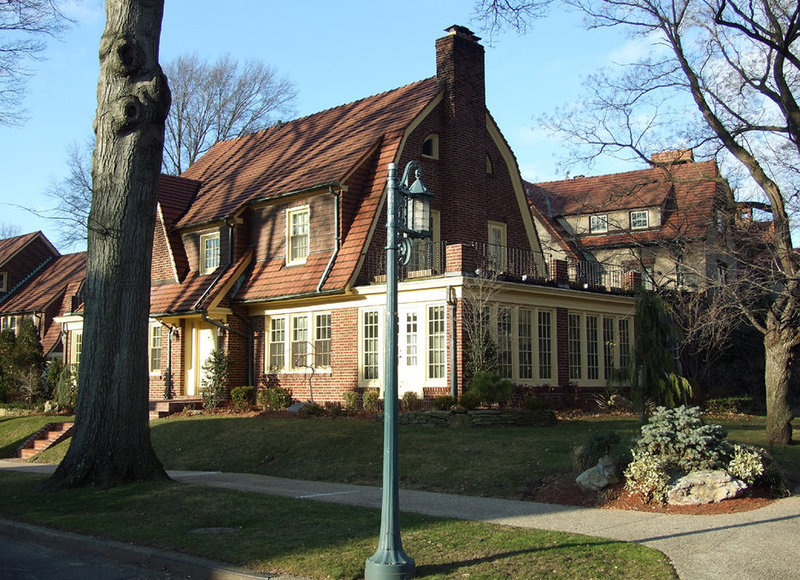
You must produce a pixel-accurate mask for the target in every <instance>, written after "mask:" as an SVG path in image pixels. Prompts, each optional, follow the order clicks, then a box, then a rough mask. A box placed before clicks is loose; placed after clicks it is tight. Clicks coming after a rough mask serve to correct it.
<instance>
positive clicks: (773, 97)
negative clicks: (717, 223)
mask: <svg viewBox="0 0 800 580" xmlns="http://www.w3.org/2000/svg"><path fill="white" fill-rule="evenodd" d="M567 3H568V4H570V5H572V6H575V7H577V8H578V9H580V10H581V11H582V12H583V13H584V14H585V15H586V16H587V18H588V25H589V26H590V27H591V28H602V27H621V28H622V29H624V30H626V31H628V32H630V34H631V35H632V36H633V37H634V38H635V39H637V40H641V41H643V42H644V43H645V44H646V46H647V47H648V49H647V51H646V53H647V54H646V55H645V56H643V57H642V58H641V59H639V60H638V61H636V62H634V63H632V64H628V65H627V66H625V67H623V68H622V69H621V72H620V71H615V72H609V71H603V72H601V73H598V74H597V75H595V76H594V77H592V78H591V79H589V81H588V82H587V91H588V95H587V97H586V98H585V99H583V100H582V101H581V103H580V104H579V106H578V107H576V108H575V109H572V110H567V111H562V112H561V114H559V115H557V118H558V121H559V122H558V125H559V127H560V130H561V133H562V135H565V136H566V137H568V138H569V139H571V140H572V141H573V142H574V143H577V144H579V145H580V146H581V147H580V148H579V149H578V150H577V152H578V154H577V155H576V157H577V158H582V159H583V160H589V161H590V160H592V159H594V158H596V157H597V156H598V155H601V154H605V153H615V154H621V155H625V154H626V153H627V154H631V155H633V156H635V157H638V158H641V159H644V160H647V159H649V157H650V154H651V153H652V152H655V151H663V150H664V149H665V147H664V146H663V144H664V143H665V142H671V143H681V146H683V147H686V148H692V149H694V150H695V151H700V152H701V153H704V154H705V155H707V156H708V157H717V158H719V159H720V160H721V161H722V162H726V161H727V162H733V163H737V164H739V166H740V167H742V168H743V169H744V171H745V173H746V175H747V177H748V180H749V184H750V186H751V187H752V188H753V190H754V191H756V192H757V193H758V194H760V195H761V196H762V197H763V198H764V199H765V200H766V201H767V202H768V204H769V206H770V209H771V211H772V216H773V222H772V223H773V231H772V232H771V233H770V236H769V237H770V239H769V244H768V247H769V248H770V256H769V260H768V262H767V263H768V268H761V267H760V264H761V263H762V261H763V260H764V258H765V255H764V253H763V252H761V253H757V254H754V255H752V256H751V258H756V259H757V260H758V261H759V262H758V263H756V262H753V261H747V262H745V264H744V266H745V267H744V270H745V276H744V277H742V276H740V277H739V279H740V280H743V283H742V284H739V285H732V284H729V285H727V286H726V290H727V291H728V292H729V295H730V296H731V299H733V300H735V301H736V303H737V305H738V306H739V308H740V309H741V311H742V314H743V315H744V316H746V317H747V319H748V320H749V322H750V324H752V325H753V327H754V328H756V329H758V330H759V331H760V332H761V333H762V334H763V336H764V348H765V353H766V371H765V384H766V399H767V441H768V442H769V443H787V442H789V441H790V440H791V424H790V421H791V419H792V411H791V407H790V404H789V384H790V377H791V368H792V355H793V353H794V352H795V351H796V349H797V348H798V345H800V324H798V319H799V318H800V305H798V300H800V276H799V273H798V260H797V256H796V254H795V252H794V251H793V250H792V242H791V234H790V211H791V205H792V203H796V201H797V191H798V184H800V180H798V169H797V168H798V167H800V106H799V105H798V102H797V99H796V93H795V91H796V90H797V86H798V84H797V81H798V80H800V55H799V54H798V52H797V51H798V44H797V42H796V41H797V39H798V35H800V5H798V3H797V2H795V1H793V0H792V1H790V0H758V1H749V0H748V1H744V0H742V1H740V0H568V1H567ZM514 4H517V3H514ZM617 73H618V74H617ZM754 268H755V269H757V270H759V271H758V272H756V271H755V269H754ZM748 270H749V271H748ZM750 274H754V275H757V276H759V277H758V278H757V279H756V280H757V282H754V283H753V284H747V283H746V281H747V279H748V276H749V275H750ZM734 288H736V289H737V290H738V291H737V292H735V293H734V292H730V290H732V289H734Z"/></svg>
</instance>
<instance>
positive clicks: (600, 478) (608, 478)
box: [575, 455, 619, 493]
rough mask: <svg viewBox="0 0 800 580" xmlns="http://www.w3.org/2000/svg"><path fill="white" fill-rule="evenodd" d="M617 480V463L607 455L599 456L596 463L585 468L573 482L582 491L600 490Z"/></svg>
mask: <svg viewBox="0 0 800 580" xmlns="http://www.w3.org/2000/svg"><path fill="white" fill-rule="evenodd" d="M618 481H619V477H617V464H616V463H615V462H614V460H613V459H611V458H610V457H609V456H608V455H604V456H603V457H601V458H600V460H599V461H598V462H597V465H595V466H594V467H592V468H590V469H587V470H586V471H584V472H583V473H581V474H580V475H579V476H578V477H577V478H576V479H575V483H577V484H578V487H579V488H581V491H582V492H584V493H590V492H595V491H600V490H601V489H603V488H604V487H607V486H609V485H611V484H612V483H617V482H618Z"/></svg>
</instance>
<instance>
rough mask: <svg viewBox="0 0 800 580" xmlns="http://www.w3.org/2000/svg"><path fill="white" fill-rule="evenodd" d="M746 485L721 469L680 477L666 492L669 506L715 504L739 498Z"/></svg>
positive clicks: (694, 472)
mask: <svg viewBox="0 0 800 580" xmlns="http://www.w3.org/2000/svg"><path fill="white" fill-rule="evenodd" d="M745 489H747V484H746V483H745V482H743V481H741V480H739V479H736V478H734V477H733V476H732V475H730V474H729V473H728V472H727V471H724V470H722V469H720V470H716V471H693V472H692V473H690V474H688V475H685V476H683V477H681V478H680V479H679V480H678V481H676V482H675V484H674V485H673V486H672V487H671V488H670V489H669V491H668V492H667V503H669V504H670V505H697V504H703V503H717V502H720V501H722V500H724V499H731V498H734V497H737V496H739V494H741V493H742V492H743V491H744V490H745Z"/></svg>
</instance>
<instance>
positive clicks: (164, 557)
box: [0, 518, 303, 580]
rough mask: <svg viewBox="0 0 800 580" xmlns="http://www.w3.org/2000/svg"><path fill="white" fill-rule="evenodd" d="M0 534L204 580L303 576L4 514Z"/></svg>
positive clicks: (295, 579) (295, 578)
mask: <svg viewBox="0 0 800 580" xmlns="http://www.w3.org/2000/svg"><path fill="white" fill-rule="evenodd" d="M0 535H4V536H8V537H13V538H16V539H21V540H26V541H31V542H37V543H40V544H46V545H57V546H58V547H60V548H66V549H68V550H70V551H73V552H82V553H88V554H92V555H96V556H103V557H107V558H109V559H112V560H116V561H120V562H126V563H129V564H136V565H139V566H144V567H146V568H149V569H151V570H157V571H162V572H169V573H170V574H175V575H178V576H180V577H184V578H193V579H194V578H198V579H203V580H253V579H256V580H264V579H269V580H303V579H302V578H300V577H298V576H284V575H279V574H255V573H253V572H252V571H251V570H247V569H245V568H238V567H233V566H229V565H227V564H223V563H221V562H214V561H212V560H205V559H203V558H198V557H195V556H190V555H187V554H180V553H177V552H167V551H164V550H159V549H157V548H148V547H144V546H136V545H133V544H125V543H123V542H117V541H115V540H104V539H99V538H95V537H92V536H84V535H81V534H75V533H73V532H65V531H60V530H53V529H49V528H42V527H40V526H34V525H31V524H26V523H22V522H17V521H12V520H7V519H2V518H0Z"/></svg>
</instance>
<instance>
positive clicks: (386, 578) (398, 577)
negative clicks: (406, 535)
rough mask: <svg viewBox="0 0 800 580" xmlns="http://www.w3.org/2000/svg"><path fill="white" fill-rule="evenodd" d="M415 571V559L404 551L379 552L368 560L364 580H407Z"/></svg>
mask: <svg viewBox="0 0 800 580" xmlns="http://www.w3.org/2000/svg"><path fill="white" fill-rule="evenodd" d="M415 571H416V566H415V564H414V559H413V558H411V557H409V556H407V555H406V554H405V553H404V552H403V551H402V550H393V551H389V550H379V551H377V552H375V553H374V554H373V555H372V556H370V557H369V558H367V563H366V565H365V566H364V580H407V579H409V578H413V577H414V572H415Z"/></svg>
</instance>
